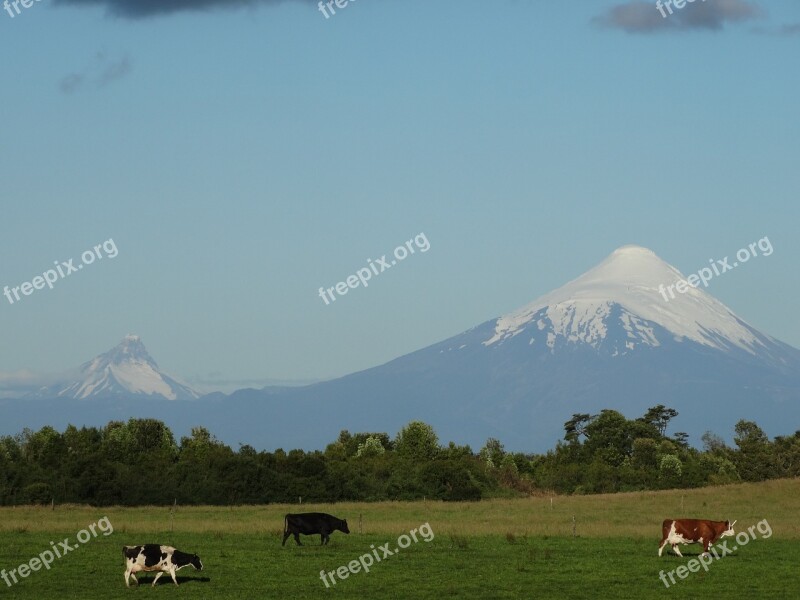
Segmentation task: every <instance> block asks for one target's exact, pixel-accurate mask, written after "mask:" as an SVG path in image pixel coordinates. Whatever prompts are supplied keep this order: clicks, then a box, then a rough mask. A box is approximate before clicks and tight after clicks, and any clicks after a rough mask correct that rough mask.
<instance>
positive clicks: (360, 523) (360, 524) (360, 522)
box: [358, 513, 364, 535]
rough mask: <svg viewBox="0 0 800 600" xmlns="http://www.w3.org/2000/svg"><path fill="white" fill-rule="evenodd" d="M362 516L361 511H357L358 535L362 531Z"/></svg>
mask: <svg viewBox="0 0 800 600" xmlns="http://www.w3.org/2000/svg"><path fill="white" fill-rule="evenodd" d="M362 516H363V515H362V514H361V513H358V535H361V534H362V533H364V530H363V528H362V524H363V522H362V519H361V517H362Z"/></svg>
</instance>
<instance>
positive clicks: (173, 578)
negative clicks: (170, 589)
mask: <svg viewBox="0 0 800 600" xmlns="http://www.w3.org/2000/svg"><path fill="white" fill-rule="evenodd" d="M176 570H177V569H175V567H172V568H171V569H170V570H169V574H170V575H172V581H174V582H175V585H178V580H177V578H176V577H175V571H176Z"/></svg>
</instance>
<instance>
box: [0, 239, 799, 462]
mask: <svg viewBox="0 0 800 600" xmlns="http://www.w3.org/2000/svg"><path fill="white" fill-rule="evenodd" d="M682 279H684V278H683V276H682V275H681V273H680V272H679V271H678V270H677V269H675V268H674V267H672V266H670V265H669V264H667V263H666V262H664V261H663V260H661V259H660V258H659V257H658V256H656V255H655V254H654V253H653V252H651V251H650V250H647V249H646V248H642V247H639V246H623V247H621V248H619V249H617V250H615V251H613V252H612V253H611V254H610V255H609V256H608V257H607V258H606V259H605V260H603V261H602V262H601V263H599V264H598V265H597V266H595V267H594V268H592V269H590V270H589V271H587V272H586V273H584V274H583V275H581V276H580V277H578V278H577V279H574V280H572V281H570V282H569V283H567V284H566V285H564V286H562V287H560V288H558V289H556V290H554V291H552V292H550V293H548V294H545V295H544V296H542V297H540V298H538V299H537V300H535V301H534V302H532V303H530V304H528V305H527V306H524V307H523V308H521V309H519V310H516V311H513V312H511V313H509V314H507V315H503V316H500V317H498V318H493V319H490V320H488V321H485V322H484V323H482V324H480V325H477V326H475V327H473V328H471V329H469V330H467V331H464V332H463V333H460V334H458V335H455V336H453V337H451V338H449V339H446V340H444V341H441V342H438V343H436V344H433V345H431V346H428V347H426V348H422V349H420V350H417V351H416V352H412V353H410V354H407V355H405V356H401V357H399V358H396V359H394V360H392V361H390V362H388V363H386V364H383V365H380V366H376V367H373V368H370V369H366V370H364V371H360V372H358V373H352V374H350V375H347V376H345V377H340V378H339V379H334V380H330V381H323V382H319V383H316V384H313V385H309V386H305V387H296V388H277V389H276V388H271V389H264V390H252V389H244V390H239V391H237V392H234V393H233V394H231V395H229V396H225V395H223V394H211V395H208V396H205V397H203V398H200V399H199V400H198V401H197V402H193V403H192V410H191V411H186V405H185V403H182V402H158V401H157V402H152V403H144V402H142V403H139V404H138V405H137V404H132V403H130V402H127V398H126V396H131V395H132V394H135V395H136V396H135V397H137V398H145V397H155V398H157V399H160V398H174V399H179V398H185V397H191V398H193V397H195V396H196V394H194V392H192V391H191V390H190V389H189V388H187V387H185V386H182V385H180V384H177V383H176V382H175V381H174V380H173V379H171V378H169V377H167V376H165V375H163V374H162V373H161V372H160V371H159V370H158V367H157V366H156V364H155V362H153V360H152V359H151V358H150V357H149V356H148V355H147V352H146V351H145V350H144V347H143V346H142V345H141V342H140V341H139V340H138V338H133V337H130V338H126V340H124V341H123V343H122V344H120V346H118V347H117V348H115V349H113V350H112V351H110V352H108V353H106V354H104V355H102V356H99V357H98V358H96V359H95V360H93V361H91V362H89V363H87V364H86V365H84V366H83V370H82V376H81V377H80V378H79V379H78V380H77V381H76V382H74V383H72V384H71V385H69V386H64V387H63V388H61V389H60V392H61V395H62V396H70V397H73V398H89V400H87V401H86V402H74V401H73V402H65V401H62V400H61V399H56V400H54V401H52V402H51V403H50V404H49V405H47V409H46V410H44V409H42V408H40V407H39V406H38V405H37V404H35V403H31V404H30V407H28V406H27V405H26V403H20V402H13V401H8V403H7V404H8V408H7V409H4V408H3V401H0V433H3V432H2V428H3V427H5V428H7V429H9V432H12V433H13V432H14V431H18V430H19V429H21V428H22V427H29V426H31V425H32V424H37V423H39V424H41V425H45V424H56V425H57V424H63V423H74V422H75V420H76V419H77V420H79V422H81V420H82V421H83V422H84V423H94V424H97V425H104V424H105V423H106V422H107V421H108V420H109V419H120V418H124V417H125V416H126V415H130V412H129V411H130V410H131V409H132V407H133V409H135V410H137V411H139V412H138V413H137V414H139V415H140V416H141V413H142V412H143V411H145V410H146V411H152V412H150V413H149V414H152V415H153V416H154V417H157V418H160V419H164V420H165V421H166V422H167V423H168V424H170V425H171V426H172V427H174V428H176V429H179V430H183V431H188V430H189V428H190V427H192V426H195V425H197V424H198V423H201V424H205V425H207V426H209V427H210V428H212V429H213V431H214V433H215V434H216V435H217V436H218V437H220V439H223V440H226V441H227V442H228V443H232V444H233V443H236V442H238V441H241V440H246V441H247V443H249V444H252V445H255V446H263V447H270V448H277V447H292V448H305V449H313V448H321V447H323V446H322V445H321V444H324V441H328V440H332V439H336V436H337V435H338V434H339V432H340V431H341V430H342V429H348V430H350V431H372V432H374V431H386V432H394V431H398V430H399V429H400V428H401V427H402V426H404V425H405V424H406V423H408V422H409V421H412V420H423V421H426V422H427V423H430V424H431V425H433V426H434V428H435V429H436V431H437V433H438V434H439V437H440V439H442V440H454V441H457V442H459V443H469V444H470V445H472V447H473V448H478V447H480V446H481V445H482V444H483V443H484V442H485V440H486V439H487V438H488V437H494V438H497V439H499V440H500V441H501V442H502V443H503V444H505V446H506V448H507V449H508V450H514V451H522V452H529V451H545V450H547V449H550V448H552V447H553V445H554V444H555V443H556V442H557V441H558V440H560V439H562V438H563V435H564V422H565V421H567V420H568V419H569V418H570V417H571V416H572V415H573V414H574V413H589V414H597V413H598V412H599V411H601V410H603V409H607V408H608V409H614V410H618V411H620V412H621V413H623V414H624V415H625V416H627V417H628V418H635V417H638V416H641V415H643V414H644V413H645V412H646V411H647V409H648V408H649V407H652V406H655V405H657V404H663V405H665V406H668V407H670V408H674V409H675V410H677V411H678V413H679V415H678V417H677V418H676V419H675V420H674V421H673V423H674V426H675V427H676V429H675V431H685V432H687V433H688V434H689V436H690V438H689V440H690V442H691V443H692V444H694V445H699V444H700V436H701V435H702V434H703V433H704V432H705V431H708V430H710V431H713V432H715V433H717V434H719V435H722V436H726V437H728V439H730V437H731V435H732V432H733V430H734V425H735V424H736V422H737V421H738V420H740V419H748V420H751V421H755V422H756V423H758V425H760V426H761V427H762V428H763V429H764V430H765V431H766V432H767V433H768V434H769V435H778V434H780V435H784V434H789V435H791V434H792V433H793V432H794V431H796V430H800V350H797V349H796V348H793V347H791V346H789V345H787V344H784V343H783V342H780V341H779V340H776V339H774V338H772V337H770V336H768V335H765V334H763V333H761V332H759V331H758V330H757V329H755V328H754V327H753V326H751V325H748V324H747V323H746V322H745V321H744V320H743V319H741V318H739V317H738V316H737V315H736V314H734V313H733V311H732V310H731V309H729V308H728V307H727V306H725V305H724V304H722V303H721V302H719V301H718V300H716V299H714V298H713V297H712V296H711V295H710V294H708V293H707V292H705V291H704V290H703V289H700V288H690V289H688V291H686V293H683V294H681V293H677V292H676V293H674V297H672V295H671V294H670V293H669V292H668V291H667V290H668V288H669V286H670V285H673V284H675V282H676V281H678V280H682ZM661 286H663V288H662V287H661ZM662 289H663V290H665V292H666V294H667V297H666V298H665V295H664V294H663V293H662ZM760 291H761V290H759V292H760ZM107 394H111V395H115V394H116V395H117V396H116V397H118V398H119V401H117V402H109V401H108V400H107V399H106V398H105V397H103V398H101V399H98V400H97V401H95V402H92V401H91V397H93V396H100V395H107ZM145 405H146V406H145ZM143 407H144V408H143ZM26 411H27V412H26ZM81 415H82V417H81ZM308 415H314V418H313V419H309V418H308ZM54 420H55V422H54ZM301 422H302V423H304V425H303V427H300V428H298V427H297V423H301Z"/></svg>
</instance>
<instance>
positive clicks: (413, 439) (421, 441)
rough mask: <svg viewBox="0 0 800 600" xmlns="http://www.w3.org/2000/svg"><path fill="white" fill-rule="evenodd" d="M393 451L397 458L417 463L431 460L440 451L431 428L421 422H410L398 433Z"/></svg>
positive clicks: (437, 438) (436, 438)
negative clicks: (395, 452)
mask: <svg viewBox="0 0 800 600" xmlns="http://www.w3.org/2000/svg"><path fill="white" fill-rule="evenodd" d="M395 449H396V451H397V454H398V455H399V456H402V457H404V458H410V459H412V460H417V461H426V460H432V459H434V458H436V457H437V455H438V454H439V452H440V451H441V448H440V447H439V437H438V436H437V435H436V432H435V431H434V430H433V427H431V426H430V425H428V424H427V423H423V422H422V421H411V422H410V423H409V424H408V425H406V426H405V427H403V428H402V429H401V430H400V431H399V432H398V434H397V438H396V440H395Z"/></svg>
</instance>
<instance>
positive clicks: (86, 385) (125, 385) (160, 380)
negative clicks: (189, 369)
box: [55, 335, 199, 400]
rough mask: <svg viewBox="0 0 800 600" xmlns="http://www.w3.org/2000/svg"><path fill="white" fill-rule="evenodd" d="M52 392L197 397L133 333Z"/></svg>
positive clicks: (77, 395)
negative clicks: (163, 367)
mask: <svg viewBox="0 0 800 600" xmlns="http://www.w3.org/2000/svg"><path fill="white" fill-rule="evenodd" d="M55 395H56V396H59V397H66V398H74V399H79V400H82V399H85V398H93V397H108V396H148V397H151V398H158V397H162V398H164V399H166V400H178V399H181V400H183V399H190V398H197V397H198V396H199V394H198V393H197V392H195V391H194V390H193V389H191V388H190V387H189V386H187V385H185V384H183V383H179V382H178V381H177V380H175V379H174V378H172V377H170V376H169V375H167V374H165V373H163V372H162V371H161V370H160V369H159V368H158V365H157V364H156V361H154V360H153V359H152V357H151V356H150V355H149V354H148V353H147V349H146V348H145V347H144V344H143V343H142V340H141V339H140V338H139V336H137V335H128V336H126V337H125V339H123V340H122V342H120V344H119V345H118V346H116V347H115V348H112V349H111V350H109V351H108V352H106V353H105V354H101V355H100V356H98V357H96V358H94V359H93V360H90V361H89V362H87V363H85V364H83V365H82V366H81V367H80V375H79V378H78V379H77V380H75V381H72V382H69V383H67V384H66V385H63V386H61V387H59V389H58V390H57V391H56V392H55Z"/></svg>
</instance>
